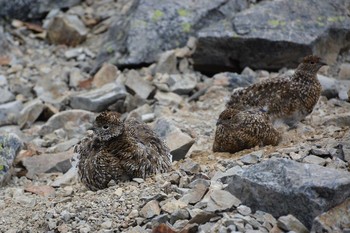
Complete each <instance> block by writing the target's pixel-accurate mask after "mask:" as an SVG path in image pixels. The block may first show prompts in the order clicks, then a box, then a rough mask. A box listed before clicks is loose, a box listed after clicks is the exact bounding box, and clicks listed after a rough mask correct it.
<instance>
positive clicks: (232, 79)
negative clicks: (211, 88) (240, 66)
mask: <svg viewBox="0 0 350 233" xmlns="http://www.w3.org/2000/svg"><path fill="white" fill-rule="evenodd" d="M213 80H214V85H217V86H224V87H228V88H230V89H235V88H238V87H246V86H249V85H251V84H253V83H254V82H255V76H251V75H247V74H237V73H232V72H223V73H218V74H215V75H214V76H213Z"/></svg>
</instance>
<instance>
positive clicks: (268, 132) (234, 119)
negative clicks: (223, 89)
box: [213, 108, 281, 153]
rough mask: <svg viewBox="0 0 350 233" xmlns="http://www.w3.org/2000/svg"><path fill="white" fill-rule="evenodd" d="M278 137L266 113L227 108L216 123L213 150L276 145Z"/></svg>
mask: <svg viewBox="0 0 350 233" xmlns="http://www.w3.org/2000/svg"><path fill="white" fill-rule="evenodd" d="M280 139H281V136H280V134H279V133H278V132H277V131H276V130H275V129H274V128H273V126H272V123H271V121H270V119H269V116H268V115H267V114H266V113H264V112H262V111H260V110H258V109H251V110H239V109H236V108H227V109H225V110H224V111H223V112H222V113H221V114H220V116H219V120H218V121H217V124H216V132H215V139H214V144H213V151H214V152H230V153H235V152H237V151H240V150H244V149H249V148H252V147H255V146H264V145H277V144H278V142H279V141H280Z"/></svg>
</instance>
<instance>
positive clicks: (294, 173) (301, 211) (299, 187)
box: [221, 159, 350, 228]
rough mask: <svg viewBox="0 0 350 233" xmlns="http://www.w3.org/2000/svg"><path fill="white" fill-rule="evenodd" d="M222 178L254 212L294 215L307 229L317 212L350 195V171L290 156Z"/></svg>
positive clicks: (231, 191)
mask: <svg viewBox="0 0 350 233" xmlns="http://www.w3.org/2000/svg"><path fill="white" fill-rule="evenodd" d="M221 180H222V182H223V183H224V184H228V186H227V187H226V188H225V189H226V190H228V191H229V192H230V193H232V194H233V195H235V196H236V197H238V198H240V199H241V201H242V203H243V204H244V205H247V206H249V207H250V208H252V210H253V211H255V210H257V209H259V210H262V211H266V212H268V213H271V214H272V215H273V216H274V217H279V216H282V215H287V214H292V215H294V216H295V217H296V218H298V219H299V220H300V221H301V222H302V223H303V224H304V225H305V226H306V227H307V228H310V227H311V223H312V220H313V219H314V218H315V217H316V216H317V215H319V214H321V213H322V212H324V211H327V210H329V209H330V208H332V207H334V206H335V205H338V204H340V203H341V202H342V201H344V200H345V199H346V198H347V197H349V196H350V176H349V173H348V172H345V171H339V170H335V169H330V168H325V167H321V166H319V165H314V164H302V163H298V162H294V161H291V160H286V159H270V160H267V161H264V162H261V163H259V164H256V165H253V166H250V167H248V168H246V169H243V171H241V172H239V171H238V172H237V173H236V174H235V175H232V176H227V177H224V178H222V179H221ZM250 190H254V192H252V191H250ZM266 197H270V198H266Z"/></svg>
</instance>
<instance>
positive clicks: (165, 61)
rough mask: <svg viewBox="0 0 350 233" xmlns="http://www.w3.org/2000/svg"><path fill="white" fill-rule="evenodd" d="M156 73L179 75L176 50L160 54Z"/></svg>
mask: <svg viewBox="0 0 350 233" xmlns="http://www.w3.org/2000/svg"><path fill="white" fill-rule="evenodd" d="M155 73H162V74H163V73H166V74H177V73H179V72H178V71H177V59H176V55H175V51H174V50H170V51H166V52H164V53H162V54H160V57H159V59H158V62H157V65H156V68H155Z"/></svg>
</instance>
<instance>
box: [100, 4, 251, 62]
mask: <svg viewBox="0 0 350 233" xmlns="http://www.w3.org/2000/svg"><path fill="white" fill-rule="evenodd" d="M247 6H248V4H247V1H245V0H231V1H227V0H203V1H198V2H197V1H192V0H183V1H171V0H165V1H157V0H135V1H133V5H132V6H131V7H130V9H129V11H128V12H127V13H125V14H119V15H117V16H116V19H115V21H114V24H113V26H112V27H111V28H110V29H109V33H108V38H107V41H106V42H105V43H104V46H103V48H102V52H101V53H100V55H99V56H98V64H99V65H101V64H102V63H103V62H104V61H106V60H109V61H111V62H113V63H115V64H116V65H119V66H127V65H135V64H142V63H153V62H154V61H156V60H157V57H158V54H160V53H161V52H164V51H167V50H170V49H173V48H178V47H183V46H184V45H186V42H187V40H188V38H189V37H190V36H192V35H195V33H196V32H197V31H198V30H199V29H201V28H203V27H205V26H207V25H209V24H211V23H212V22H216V21H218V20H220V19H223V18H225V16H227V17H229V16H231V15H232V14H233V13H234V12H237V11H240V10H241V9H245V8H247Z"/></svg>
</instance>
